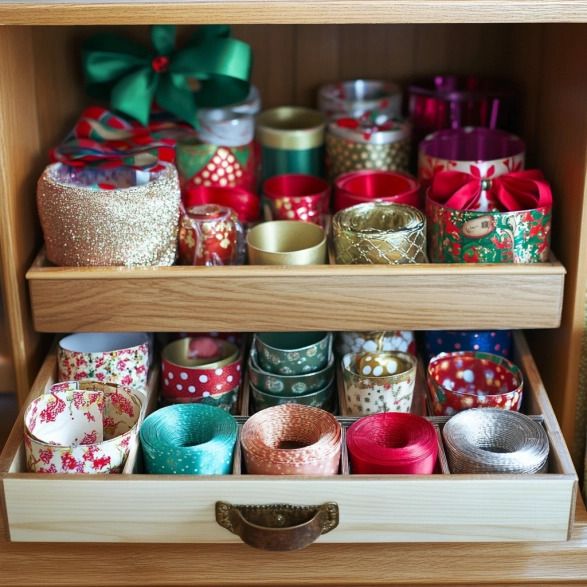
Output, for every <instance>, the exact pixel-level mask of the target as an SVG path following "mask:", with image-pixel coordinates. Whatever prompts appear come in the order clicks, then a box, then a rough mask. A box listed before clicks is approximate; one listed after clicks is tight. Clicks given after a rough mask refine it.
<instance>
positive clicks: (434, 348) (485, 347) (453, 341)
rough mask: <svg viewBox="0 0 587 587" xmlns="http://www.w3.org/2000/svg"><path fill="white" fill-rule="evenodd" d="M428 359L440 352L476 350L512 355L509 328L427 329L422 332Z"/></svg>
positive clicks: (508, 356) (506, 355)
mask: <svg viewBox="0 0 587 587" xmlns="http://www.w3.org/2000/svg"><path fill="white" fill-rule="evenodd" d="M424 340H425V349H426V355H427V358H428V360H430V359H431V358H432V357H434V356H435V355H439V354H440V353H450V352H453V351H457V352H458V351H478V352H482V353H493V354H496V355H501V356H502V357H505V358H506V359H509V358H511V356H512V345H513V337H512V331H511V330H429V331H428V332H426V333H425V334H424Z"/></svg>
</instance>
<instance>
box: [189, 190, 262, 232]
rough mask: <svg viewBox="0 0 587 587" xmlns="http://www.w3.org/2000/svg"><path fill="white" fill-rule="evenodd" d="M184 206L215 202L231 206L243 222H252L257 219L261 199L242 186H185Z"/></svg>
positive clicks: (190, 206) (219, 204)
mask: <svg viewBox="0 0 587 587" xmlns="http://www.w3.org/2000/svg"><path fill="white" fill-rule="evenodd" d="M183 203H184V206H185V208H187V209H190V208H192V207H193V206H202V205H204V204H216V205H218V206H226V207H228V208H232V209H233V210H234V211H235V213H236V215H237V216H238V219H239V221H240V222H242V223H243V224H248V223H253V222H256V221H257V220H258V219H259V214H260V212H261V200H260V198H259V196H257V195H256V194H254V193H252V192H250V191H248V190H246V189H245V188H243V187H239V186H233V187H220V186H209V187H205V186H203V185H200V186H197V187H193V188H186V189H184V191H183Z"/></svg>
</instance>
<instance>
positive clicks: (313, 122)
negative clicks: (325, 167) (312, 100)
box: [257, 106, 326, 151]
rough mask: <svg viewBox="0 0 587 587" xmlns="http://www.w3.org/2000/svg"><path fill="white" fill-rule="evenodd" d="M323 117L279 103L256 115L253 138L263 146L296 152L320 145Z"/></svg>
mask: <svg viewBox="0 0 587 587" xmlns="http://www.w3.org/2000/svg"><path fill="white" fill-rule="evenodd" d="M325 128H326V119H325V118H324V115H323V114H322V113H320V112H318V110H312V109H311V108H302V107H299V106H281V107H279V108H273V109H271V110H266V111H265V112H262V113H261V114H260V115H259V116H258V117H257V139H258V140H259V142H260V143H261V145H263V146H264V147H271V148H272V149H287V150H291V151H300V150H305V149H314V148H316V147H320V146H322V145H323V144H324V131H325Z"/></svg>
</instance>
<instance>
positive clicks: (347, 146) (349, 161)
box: [326, 118, 411, 178]
mask: <svg viewBox="0 0 587 587" xmlns="http://www.w3.org/2000/svg"><path fill="white" fill-rule="evenodd" d="M410 136H411V127H410V125H409V123H407V122H402V121H398V120H392V119H386V120H384V121H383V122H381V123H379V122H375V121H361V120H358V119H355V118H340V119H338V120H335V121H334V122H331V123H330V124H329V125H328V132H327V134H326V159H327V162H328V173H329V175H330V177H332V178H336V177H338V176H339V175H341V174H342V173H348V172H349V171H360V170H362V169H380V170H383V171H404V172H405V171H408V165H409V158H410Z"/></svg>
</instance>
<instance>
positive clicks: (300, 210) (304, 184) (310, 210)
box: [263, 173, 330, 226]
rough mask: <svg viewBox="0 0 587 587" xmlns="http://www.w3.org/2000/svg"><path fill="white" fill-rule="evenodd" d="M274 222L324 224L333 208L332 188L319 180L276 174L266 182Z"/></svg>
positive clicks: (264, 187) (310, 177)
mask: <svg viewBox="0 0 587 587" xmlns="http://www.w3.org/2000/svg"><path fill="white" fill-rule="evenodd" d="M263 196H264V197H265V198H266V199H267V201H268V202H269V206H270V207H271V212H272V216H273V219H274V220H302V221H303V222H313V223H314V224H319V225H320V226H323V225H324V218H325V215H326V214H327V213H328V211H329V208H330V202H329V199H330V186H329V185H328V182H326V181H325V180H324V179H321V178H319V177H313V176H311V175H304V174H301V173H287V174H283V175H275V176H273V177H270V178H269V179H267V180H265V182H264V183H263Z"/></svg>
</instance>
